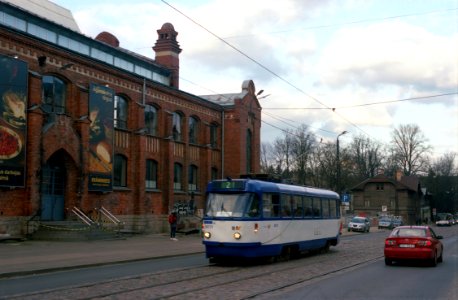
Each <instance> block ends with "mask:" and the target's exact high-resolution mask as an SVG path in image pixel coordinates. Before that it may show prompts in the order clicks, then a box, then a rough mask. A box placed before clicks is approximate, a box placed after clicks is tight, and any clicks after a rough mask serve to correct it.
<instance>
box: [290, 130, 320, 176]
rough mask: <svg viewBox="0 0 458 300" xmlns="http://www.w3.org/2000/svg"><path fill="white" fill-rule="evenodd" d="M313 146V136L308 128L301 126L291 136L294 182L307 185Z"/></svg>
mask: <svg viewBox="0 0 458 300" xmlns="http://www.w3.org/2000/svg"><path fill="white" fill-rule="evenodd" d="M314 145H315V135H314V134H313V133H311V132H310V131H309V130H308V126H306V125H301V126H299V128H298V129H297V130H296V132H295V134H294V136H292V146H293V147H292V151H291V153H292V156H293V160H294V167H295V173H296V182H297V183H298V184H302V185H305V184H306V183H307V168H308V163H309V160H310V156H311V155H312V151H313V147H314Z"/></svg>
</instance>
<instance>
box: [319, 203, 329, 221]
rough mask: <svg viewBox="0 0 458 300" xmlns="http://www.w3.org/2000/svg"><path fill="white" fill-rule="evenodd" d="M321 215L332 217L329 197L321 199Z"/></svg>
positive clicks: (326, 217)
mask: <svg viewBox="0 0 458 300" xmlns="http://www.w3.org/2000/svg"><path fill="white" fill-rule="evenodd" d="M321 208H322V211H321V215H322V216H323V218H325V219H328V218H329V217H330V215H329V199H321Z"/></svg>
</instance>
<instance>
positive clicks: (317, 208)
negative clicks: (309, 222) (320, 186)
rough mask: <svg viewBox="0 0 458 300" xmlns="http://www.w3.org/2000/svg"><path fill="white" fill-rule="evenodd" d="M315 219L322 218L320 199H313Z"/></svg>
mask: <svg viewBox="0 0 458 300" xmlns="http://www.w3.org/2000/svg"><path fill="white" fill-rule="evenodd" d="M312 210H313V217H314V218H321V200H320V198H313V206H312Z"/></svg>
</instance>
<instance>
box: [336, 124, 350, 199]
mask: <svg viewBox="0 0 458 300" xmlns="http://www.w3.org/2000/svg"><path fill="white" fill-rule="evenodd" d="M346 133H348V131H346V130H344V131H342V132H341V133H340V134H339V135H338V136H337V143H336V144H337V153H336V163H337V168H336V169H337V178H336V189H337V193H338V194H339V196H340V192H341V188H340V157H339V137H340V136H341V135H344V134H346Z"/></svg>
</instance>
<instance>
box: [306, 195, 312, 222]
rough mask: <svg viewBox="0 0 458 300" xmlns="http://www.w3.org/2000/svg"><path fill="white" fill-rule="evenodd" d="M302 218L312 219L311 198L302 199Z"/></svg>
mask: <svg viewBox="0 0 458 300" xmlns="http://www.w3.org/2000/svg"><path fill="white" fill-rule="evenodd" d="M304 217H306V218H311V217H313V210H312V198H310V197H304Z"/></svg>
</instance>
